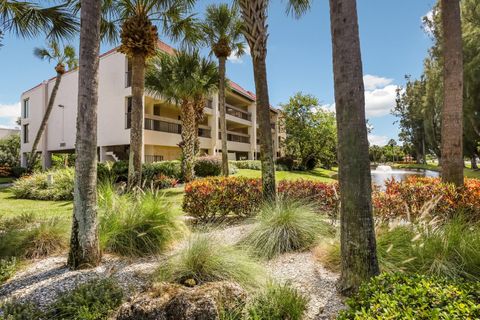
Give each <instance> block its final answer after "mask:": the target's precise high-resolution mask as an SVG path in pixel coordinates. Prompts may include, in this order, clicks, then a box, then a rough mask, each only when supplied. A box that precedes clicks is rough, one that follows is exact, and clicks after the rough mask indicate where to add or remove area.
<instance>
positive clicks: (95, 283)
mask: <svg viewBox="0 0 480 320" xmlns="http://www.w3.org/2000/svg"><path fill="white" fill-rule="evenodd" d="M122 300H123V291H122V288H121V287H120V286H119V285H118V284H116V283H115V281H114V280H113V279H109V278H107V279H100V280H98V279H95V280H91V281H89V282H87V283H84V284H81V285H80V286H78V287H77V288H75V289H74V290H73V291H72V292H70V293H67V294H64V295H62V296H61V297H60V298H59V299H58V300H57V301H56V302H55V303H53V305H52V306H51V310H50V311H48V312H47V318H48V319H62V320H63V319H64V320H67V319H68V320H101V319H107V318H108V316H109V315H110V314H112V312H113V311H115V310H116V309H117V308H118V307H119V306H120V304H121V303H122Z"/></svg>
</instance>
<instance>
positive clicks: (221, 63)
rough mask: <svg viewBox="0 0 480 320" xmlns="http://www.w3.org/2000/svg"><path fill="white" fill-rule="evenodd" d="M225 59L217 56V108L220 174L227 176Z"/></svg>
mask: <svg viewBox="0 0 480 320" xmlns="http://www.w3.org/2000/svg"><path fill="white" fill-rule="evenodd" d="M226 60H227V58H226V57H218V72H219V75H220V83H219V84H218V108H219V109H220V130H221V133H222V174H223V175H224V176H225V177H228V173H229V172H228V149H227V148H228V147H227V117H226V113H227V112H226V105H225V64H226Z"/></svg>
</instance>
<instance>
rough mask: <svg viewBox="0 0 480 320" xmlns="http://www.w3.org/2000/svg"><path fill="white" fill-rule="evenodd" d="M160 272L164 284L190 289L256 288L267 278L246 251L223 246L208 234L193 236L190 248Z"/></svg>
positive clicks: (172, 259)
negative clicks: (225, 284)
mask: <svg viewBox="0 0 480 320" xmlns="http://www.w3.org/2000/svg"><path fill="white" fill-rule="evenodd" d="M158 272H159V278H160V279H161V280H162V281H169V282H171V281H174V282H178V283H182V284H189V285H191V284H202V283H205V282H213V281H222V280H227V281H235V282H238V283H239V284H241V285H245V286H251V287H253V286H256V285H258V284H259V283H260V282H261V281H263V276H264V273H263V270H262V269H261V267H260V266H259V265H258V264H257V263H255V262H254V261H253V260H252V259H251V257H250V256H249V255H248V254H247V253H246V252H245V251H241V250H237V249H235V248H233V247H231V246H226V245H223V244H221V242H220V241H218V239H215V238H213V237H212V236H209V235H206V234H201V235H194V236H192V237H191V238H190V239H189V241H188V244H187V246H186V247H185V248H183V249H182V250H181V251H180V252H179V253H178V254H176V255H175V256H173V257H171V258H170V259H169V260H168V261H167V263H166V264H165V265H164V266H162V267H160V269H159V270H158ZM192 281H193V283H192Z"/></svg>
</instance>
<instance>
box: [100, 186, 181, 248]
mask: <svg viewBox="0 0 480 320" xmlns="http://www.w3.org/2000/svg"><path fill="white" fill-rule="evenodd" d="M99 189H100V190H99V200H98V203H99V213H100V244H101V247H102V248H103V249H104V250H106V251H109V252H113V253H117V254H120V255H125V256H147V255H153V254H157V253H160V252H162V251H163V250H165V248H166V247H167V245H168V244H170V243H171V242H172V240H175V239H177V238H178V237H179V236H181V235H182V233H183V231H184V225H183V223H182V222H181V221H180V220H179V215H178V212H177V211H176V210H175V209H174V208H173V207H172V206H171V205H170V204H169V203H168V202H167V201H166V200H165V198H164V197H163V196H161V195H160V194H159V193H157V192H154V191H147V192H145V193H140V194H136V195H134V194H130V193H126V194H119V193H118V191H117V190H115V189H114V187H113V186H112V185H111V184H103V185H101V186H100V188H99Z"/></svg>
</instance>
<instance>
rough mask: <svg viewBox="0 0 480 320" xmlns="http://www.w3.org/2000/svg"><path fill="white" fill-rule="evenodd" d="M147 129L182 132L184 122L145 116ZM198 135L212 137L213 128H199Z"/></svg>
mask: <svg viewBox="0 0 480 320" xmlns="http://www.w3.org/2000/svg"><path fill="white" fill-rule="evenodd" d="M145 130H153V131H160V132H168V133H175V134H181V133H182V124H181V123H177V122H173V121H172V122H170V121H165V120H158V119H151V118H145ZM198 136H199V137H202V138H211V137H212V130H211V129H210V128H209V127H200V128H198Z"/></svg>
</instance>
